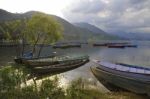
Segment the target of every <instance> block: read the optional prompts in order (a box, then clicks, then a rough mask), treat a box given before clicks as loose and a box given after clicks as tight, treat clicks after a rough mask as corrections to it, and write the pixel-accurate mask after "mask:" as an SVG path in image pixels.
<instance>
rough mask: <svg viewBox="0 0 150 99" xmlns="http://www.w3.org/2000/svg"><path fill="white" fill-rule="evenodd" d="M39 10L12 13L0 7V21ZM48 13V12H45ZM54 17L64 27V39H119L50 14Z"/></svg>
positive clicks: (25, 15)
mask: <svg viewBox="0 0 150 99" xmlns="http://www.w3.org/2000/svg"><path fill="white" fill-rule="evenodd" d="M37 12H39V11H29V12H25V13H11V12H8V11H5V10H2V9H0V15H1V16H0V22H4V21H10V20H16V19H22V18H30V17H31V16H32V15H33V14H34V13H37ZM44 14H46V13H44ZM48 15H50V14H48ZM50 16H52V17H54V18H55V19H56V20H57V21H58V22H59V23H60V24H61V25H62V26H63V28H64V32H63V34H64V40H66V39H67V40H89V39H91V38H92V39H94V40H100V39H108V40H109V39H118V38H117V37H116V38H114V37H113V36H109V35H106V36H103V35H105V34H102V33H97V34H96V33H94V32H92V31H90V30H88V29H86V28H82V27H77V26H75V25H74V24H71V23H70V22H68V21H66V20H65V19H63V18H61V17H58V16H56V15H50Z"/></svg>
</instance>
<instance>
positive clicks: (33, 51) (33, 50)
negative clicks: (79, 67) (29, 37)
mask: <svg viewBox="0 0 150 99" xmlns="http://www.w3.org/2000/svg"><path fill="white" fill-rule="evenodd" d="M39 37H40V34H38V37H37V39H36V41H35V43H34V45H33V49H32V54H33V55H34V53H35V46H36V44H37V42H38V40H39ZM32 57H33V56H32Z"/></svg>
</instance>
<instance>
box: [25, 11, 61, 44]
mask: <svg viewBox="0 0 150 99" xmlns="http://www.w3.org/2000/svg"><path fill="white" fill-rule="evenodd" d="M25 32H26V33H25V34H26V39H27V40H28V41H29V42H30V43H32V44H35V43H38V42H39V43H41V42H42V41H43V40H45V41H44V43H53V42H55V41H57V40H58V39H60V38H61V37H62V34H61V33H62V27H61V26H60V24H59V23H58V22H57V21H56V20H55V19H54V18H53V17H51V16H49V15H47V14H43V13H37V14H34V15H33V16H32V18H31V19H29V20H28V22H27V27H26V30H25Z"/></svg>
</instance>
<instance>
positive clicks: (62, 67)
mask: <svg viewBox="0 0 150 99" xmlns="http://www.w3.org/2000/svg"><path fill="white" fill-rule="evenodd" d="M87 62H89V59H85V60H80V61H76V62H72V63H66V64H59V65H51V66H45V67H41V68H38V67H36V68H33V71H34V72H35V73H36V74H47V73H49V74H56V73H62V72H65V71H69V70H72V69H75V68H78V67H80V66H82V65H84V64H86V63H87Z"/></svg>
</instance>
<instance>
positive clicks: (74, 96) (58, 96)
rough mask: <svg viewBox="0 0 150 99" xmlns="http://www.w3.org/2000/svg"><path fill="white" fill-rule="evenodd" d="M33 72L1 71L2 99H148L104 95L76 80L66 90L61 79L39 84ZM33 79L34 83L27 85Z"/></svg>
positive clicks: (11, 68) (13, 68) (10, 68)
mask: <svg viewBox="0 0 150 99" xmlns="http://www.w3.org/2000/svg"><path fill="white" fill-rule="evenodd" d="M32 77H33V75H32V72H31V71H30V70H28V69H26V68H25V67H23V66H6V67H3V68H1V69H0V99H148V98H147V97H142V96H138V95H135V94H129V93H121V92H120V93H105V94H104V93H102V92H100V91H99V90H97V89H91V88H88V87H87V83H86V82H87V81H86V80H84V79H81V78H79V79H76V80H74V81H72V82H71V83H70V85H69V86H68V87H67V88H66V89H64V88H63V87H60V86H59V79H58V77H57V76H56V77H55V78H54V79H48V78H47V79H43V80H41V83H40V84H39V83H37V81H36V79H34V77H33V78H32ZM29 79H31V80H33V81H34V83H31V84H27V82H28V80H29Z"/></svg>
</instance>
